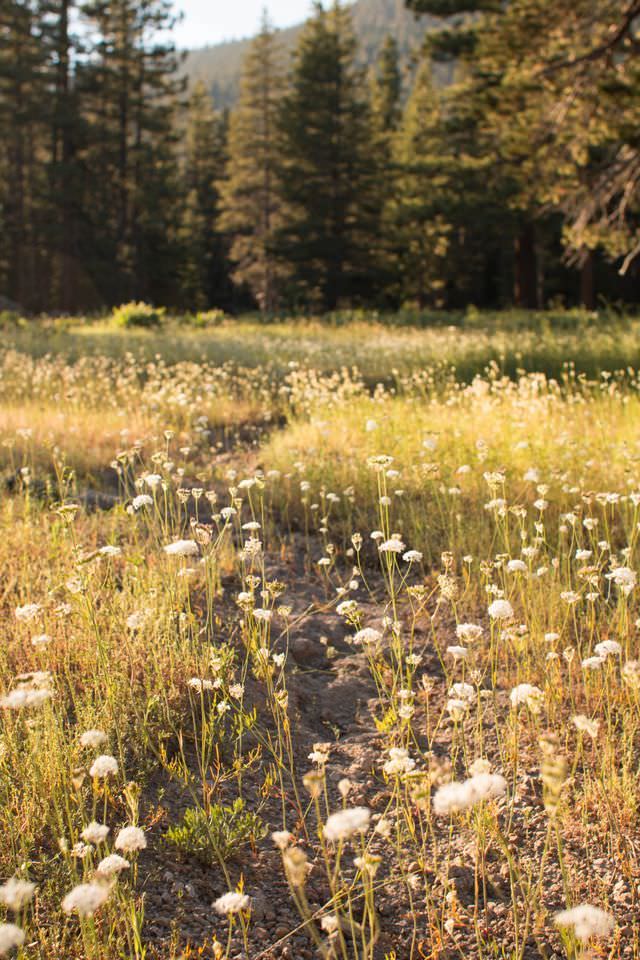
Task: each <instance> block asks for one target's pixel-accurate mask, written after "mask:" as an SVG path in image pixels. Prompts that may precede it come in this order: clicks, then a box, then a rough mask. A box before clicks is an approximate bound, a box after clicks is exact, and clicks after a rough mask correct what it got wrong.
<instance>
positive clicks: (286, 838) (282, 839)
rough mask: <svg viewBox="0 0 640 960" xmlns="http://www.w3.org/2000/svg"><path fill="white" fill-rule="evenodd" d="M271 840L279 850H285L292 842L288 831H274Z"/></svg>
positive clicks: (291, 836)
mask: <svg viewBox="0 0 640 960" xmlns="http://www.w3.org/2000/svg"><path fill="white" fill-rule="evenodd" d="M271 839H272V840H273V842H274V843H275V845H276V847H277V848H278V849H279V850H285V849H286V848H287V847H288V846H289V844H290V843H291V841H292V840H293V835H292V834H291V833H289V831H288V830H274V831H273V833H272V834H271Z"/></svg>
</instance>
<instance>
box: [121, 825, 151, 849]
mask: <svg viewBox="0 0 640 960" xmlns="http://www.w3.org/2000/svg"><path fill="white" fill-rule="evenodd" d="M146 846H147V838H146V837H145V835H144V830H141V829H140V827H123V828H122V829H121V830H120V831H119V832H118V835H117V837H116V842H115V848H116V850H123V851H124V853H136V852H137V851H138V850H144V849H146Z"/></svg>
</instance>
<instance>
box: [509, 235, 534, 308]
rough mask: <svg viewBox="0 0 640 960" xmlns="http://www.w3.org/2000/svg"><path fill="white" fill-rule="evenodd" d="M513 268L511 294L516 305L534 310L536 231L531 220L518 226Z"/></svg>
mask: <svg viewBox="0 0 640 960" xmlns="http://www.w3.org/2000/svg"><path fill="white" fill-rule="evenodd" d="M514 253H515V270H514V291H513V296H514V300H515V303H516V306H518V307H524V308H525V310H535V309H537V307H538V270H537V266H536V233H535V227H534V225H533V222H532V221H528V222H527V223H525V224H523V226H522V227H521V228H520V231H519V233H518V234H517V235H516V239H515V248H514Z"/></svg>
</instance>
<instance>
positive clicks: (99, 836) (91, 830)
mask: <svg viewBox="0 0 640 960" xmlns="http://www.w3.org/2000/svg"><path fill="white" fill-rule="evenodd" d="M108 835H109V827H107V826H106V825H105V824H104V823H96V821H95V820H92V821H91V823H90V824H89V826H88V827H85V828H84V830H83V831H82V833H81V834H80V836H81V837H82V839H83V840H86V841H87V843H94V844H96V846H97V845H98V844H99V843H104V841H105V840H106V839H107V836H108Z"/></svg>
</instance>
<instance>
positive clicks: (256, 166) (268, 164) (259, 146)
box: [218, 17, 285, 312]
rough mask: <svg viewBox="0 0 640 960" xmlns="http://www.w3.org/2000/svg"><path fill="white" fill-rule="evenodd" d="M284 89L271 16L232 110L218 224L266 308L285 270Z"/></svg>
mask: <svg viewBox="0 0 640 960" xmlns="http://www.w3.org/2000/svg"><path fill="white" fill-rule="evenodd" d="M283 92H284V69H283V64H282V53H281V50H280V47H279V44H278V41H277V37H276V35H275V33H274V31H273V29H272V28H271V26H270V25H269V22H268V20H267V19H266V17H265V18H264V19H263V22H262V29H261V31H260V33H259V34H258V36H257V37H256V39H255V40H254V41H253V43H252V44H251V48H250V50H249V52H248V54H247V58H246V60H245V63H244V67H243V75H242V82H241V89H240V100H239V103H238V105H237V107H236V108H235V110H234V111H233V113H232V115H231V121H230V127H229V145H228V151H229V161H228V174H227V177H226V179H225V180H222V181H221V182H220V185H219V189H220V196H221V215H220V218H219V221H218V229H219V230H221V231H224V232H226V233H227V234H228V235H229V237H230V239H231V246H230V251H229V256H230V259H231V260H232V261H233V263H234V264H235V269H234V272H233V279H234V280H235V282H236V283H237V284H239V285H241V286H242V285H244V286H246V287H247V288H248V290H249V291H250V292H251V294H252V296H253V297H254V299H255V301H256V302H257V304H258V306H259V307H260V309H261V310H265V311H267V312H271V311H273V310H275V309H276V307H277V305H278V301H279V296H280V288H281V284H282V279H283V276H284V273H285V271H284V269H283V267H282V265H281V264H278V263H277V262H276V260H275V257H274V254H273V241H274V236H275V232H276V230H277V229H278V227H279V226H280V222H281V220H280V218H281V203H280V199H279V196H278V193H277V183H276V170H277V166H278V163H279V155H280V143H279V139H278V132H277V127H276V116H277V110H278V104H279V103H280V100H281V98H282V96H283Z"/></svg>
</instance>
